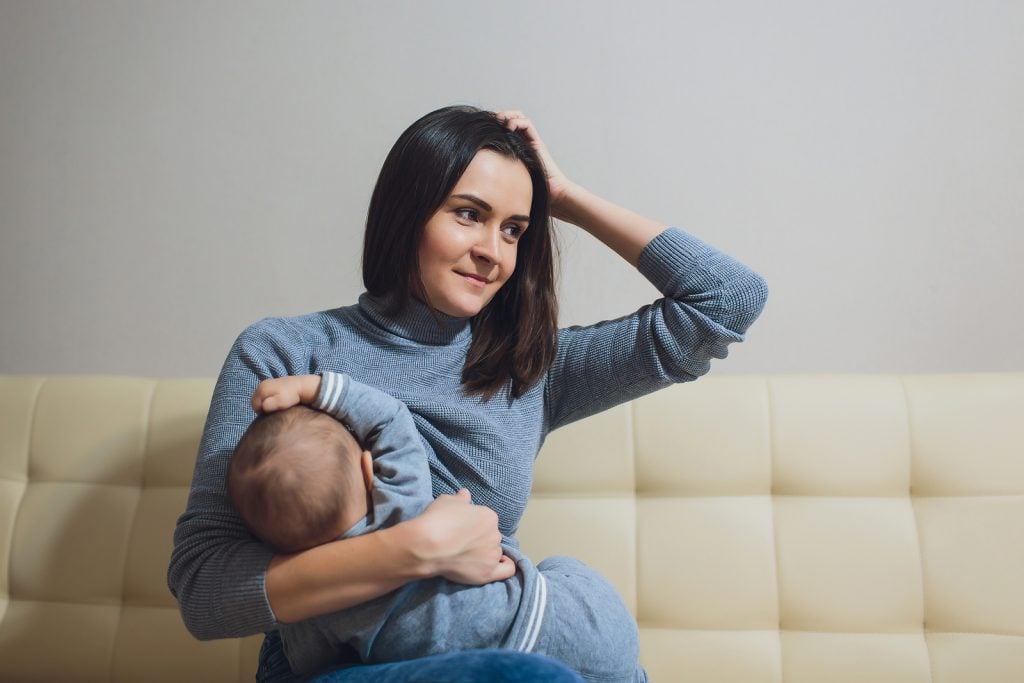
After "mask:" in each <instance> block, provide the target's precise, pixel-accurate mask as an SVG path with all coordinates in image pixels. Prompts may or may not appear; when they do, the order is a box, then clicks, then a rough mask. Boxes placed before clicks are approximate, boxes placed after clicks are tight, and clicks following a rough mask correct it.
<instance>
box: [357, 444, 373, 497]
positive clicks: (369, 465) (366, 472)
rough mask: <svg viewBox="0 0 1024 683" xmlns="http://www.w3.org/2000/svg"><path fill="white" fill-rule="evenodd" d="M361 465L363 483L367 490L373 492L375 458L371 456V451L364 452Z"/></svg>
mask: <svg viewBox="0 0 1024 683" xmlns="http://www.w3.org/2000/svg"><path fill="white" fill-rule="evenodd" d="M359 465H360V466H361V468H362V470H363V483H364V484H366V490H367V491H372V490H373V456H372V455H370V451H363V454H362V455H361V456H360V457H359Z"/></svg>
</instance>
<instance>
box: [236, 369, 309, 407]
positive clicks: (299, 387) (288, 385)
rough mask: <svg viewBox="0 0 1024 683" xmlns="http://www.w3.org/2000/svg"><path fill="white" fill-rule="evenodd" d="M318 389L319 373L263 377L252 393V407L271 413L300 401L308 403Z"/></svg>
mask: <svg viewBox="0 0 1024 683" xmlns="http://www.w3.org/2000/svg"><path fill="white" fill-rule="evenodd" d="M319 390H320V375H297V376H294V377H275V378H273V379H265V380H263V381H262V382H260V385H259V386H258V387H256V391H255V393H253V395H252V409H253V410H254V411H256V412H257V413H273V412H276V411H278V410H285V409H287V408H291V407H292V406H294V405H298V404H300V403H303V404H307V405H308V404H310V403H312V402H313V399H315V398H316V392H317V391H319Z"/></svg>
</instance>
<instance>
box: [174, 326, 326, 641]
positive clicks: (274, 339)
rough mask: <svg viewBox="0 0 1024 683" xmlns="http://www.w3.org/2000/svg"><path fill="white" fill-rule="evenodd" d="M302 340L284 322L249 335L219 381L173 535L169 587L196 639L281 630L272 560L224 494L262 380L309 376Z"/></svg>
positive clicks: (251, 329) (237, 344) (256, 328)
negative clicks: (269, 591)
mask: <svg viewBox="0 0 1024 683" xmlns="http://www.w3.org/2000/svg"><path fill="white" fill-rule="evenodd" d="M308 365H309V359H308V351H307V350H306V346H305V344H304V343H303V342H302V335H301V334H300V333H299V332H298V330H297V329H296V328H294V327H293V326H292V325H290V324H289V323H288V322H287V321H285V320H282V319H266V320H262V321H260V322H258V323H255V324H254V325H252V326H250V327H249V328H247V329H246V330H245V331H243V332H242V334H241V335H239V337H238V339H237V340H236V341H235V344H234V345H233V346H232V347H231V350H230V352H229V353H228V357H227V359H226V360H225V362H224V367H223V369H222V370H221V373H220V376H219V378H218V379H217V384H216V387H215V388H214V392H213V399H212V401H211V403H210V411H209V413H208V414H207V418H206V426H205V427H204V429H203V436H202V440H201V441H200V444H199V453H198V455H197V457H196V464H195V470H194V471H193V474H192V486H191V489H190V490H189V496H188V503H187V506H186V508H185V512H184V513H183V514H182V515H181V516H180V517H179V518H178V523H177V526H176V527H175V529H174V547H173V549H172V551H171V560H170V565H169V567H168V573H167V583H168V586H169V588H170V590H171V593H172V594H173V595H174V597H175V598H177V600H178V606H179V608H180V610H181V615H182V619H183V620H184V622H185V626H186V627H187V628H188V630H189V631H190V632H191V633H192V635H194V636H195V637H196V638H199V639H201V640H209V639H213V638H234V637H240V636H247V635H253V634H255V633H259V632H263V631H268V630H271V629H272V628H275V627H276V619H275V617H274V614H273V611H272V610H271V608H270V603H269V602H268V601H267V596H266V590H265V578H266V570H267V565H268V564H269V563H270V560H271V559H272V557H273V552H272V551H271V550H270V549H269V548H267V547H266V546H265V545H263V544H262V543H260V542H259V541H258V540H257V539H256V538H254V537H253V536H252V535H251V534H250V533H249V531H248V530H247V529H246V527H245V525H244V523H243V522H242V520H241V518H240V517H239V516H238V513H237V512H236V511H235V509H234V507H233V506H232V505H231V501H230V499H229V498H228V496H227V491H226V489H225V478H226V474H227V468H228V461H229V460H230V458H231V454H232V452H233V451H234V448H235V446H236V445H237V444H238V441H239V439H240V438H241V437H242V434H243V432H245V430H246V428H247V427H248V426H249V424H250V423H251V422H252V421H253V419H255V417H256V414H255V413H254V412H253V410H252V407H251V404H250V402H251V399H252V394H253V392H254V391H255V389H256V386H257V385H258V384H259V383H260V382H261V381H262V380H264V379H268V378H270V377H282V376H284V375H292V374H305V373H307V372H308Z"/></svg>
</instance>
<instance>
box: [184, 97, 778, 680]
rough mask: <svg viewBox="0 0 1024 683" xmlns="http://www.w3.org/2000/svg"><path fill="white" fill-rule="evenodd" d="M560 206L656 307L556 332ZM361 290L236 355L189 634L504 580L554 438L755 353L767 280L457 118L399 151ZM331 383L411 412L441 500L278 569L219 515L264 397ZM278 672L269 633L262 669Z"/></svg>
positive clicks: (211, 429) (188, 537)
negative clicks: (747, 343) (506, 550)
mask: <svg viewBox="0 0 1024 683" xmlns="http://www.w3.org/2000/svg"><path fill="white" fill-rule="evenodd" d="M549 209H550V215H551V216H554V217H555V218H559V219H561V220H563V221H566V222H569V223H573V224H575V225H577V226H579V227H581V228H583V229H584V230H586V231H587V232H589V233H590V234H591V235H593V236H595V237H597V238H598V239H599V240H601V241H602V242H603V243H604V244H606V245H607V246H608V247H610V248H611V249H613V250H614V251H616V252H617V253H618V254H619V255H620V256H622V257H623V258H624V259H626V260H627V261H628V262H629V263H631V264H633V265H635V266H637V267H638V268H639V270H640V272H641V273H642V274H644V275H645V276H646V277H647V278H648V279H649V280H651V282H652V283H653V284H654V285H655V286H656V287H658V288H659V289H660V290H661V291H662V293H663V294H664V295H665V297H664V298H663V299H659V300H658V301H656V302H655V303H654V304H652V305H650V306H646V307H644V308H642V309H640V310H639V311H637V312H636V313H634V314H632V315H630V316H626V317H624V318H621V319H618V320H615V321H611V322H606V323H601V324H598V325H595V326H591V327H585V328H572V329H566V330H557V329H556V321H557V307H556V302H555V294H554V291H555V290H554V275H553V267H554V258H553V249H552V235H551V231H550V220H549ZM363 278H364V283H365V284H366V288H367V293H366V294H364V295H362V296H361V297H360V299H359V303H358V304H356V305H354V306H348V307H343V308H339V309H334V310H332V311H324V312H320V313H314V314H311V315H307V316H302V317H298V318H289V319H266V320H263V321H260V322H259V323H256V324H255V325H253V326H251V327H249V328H248V329H246V330H245V331H244V332H243V333H242V334H241V335H240V337H239V338H238V340H237V341H236V342H235V345H234V346H233V348H232V349H231V352H230V353H229V355H228V358H227V360H226V362H225V365H224V369H223V370H222V372H221V375H220V378H219V380H218V382H217V387H216V389H215V392H214V397H213V401H212V403H211V407H210V414H209V416H208V419H207V424H206V428H205V430H204V434H203V440H202V443H201V445H200V450H199V456H198V460H197V464H196V470H195V474H194V477H193V482H192V490H191V492H190V496H189V502H188V507H187V509H186V511H185V513H184V514H183V515H182V516H181V518H180V519H179V521H178V526H177V529H176V530H175V547H174V552H173V554H172V557H171V565H170V570H169V584H170V586H171V590H172V592H173V593H174V594H175V596H176V597H177V598H178V601H179V604H180V606H181V611H182V615H183V617H184V619H185V623H186V625H187V626H188V628H189V630H190V631H191V632H192V633H193V634H194V635H196V636H197V637H199V638H223V637H234V636H241V635H250V634H253V633H256V632H260V631H263V632H271V631H273V630H274V629H275V627H276V625H277V624H278V623H279V622H280V623H288V622H293V621H298V620H302V619H306V618H309V617H313V616H316V615H320V614H325V613H328V612H333V611H336V610H339V609H343V608H345V607H349V606H352V605H355V604H360V603H362V602H365V601H367V600H370V599H373V598H375V597H378V596H380V595H383V594H385V593H388V592H390V591H391V590H394V589H395V588H397V587H399V586H401V585H404V584H405V583H407V582H409V581H412V580H415V579H418V578H423V577H428V576H441V577H444V578H447V579H449V580H452V581H456V582H459V583H466V584H483V583H487V582H490V581H494V580H500V579H505V578H508V577H509V576H511V575H512V574H513V573H514V567H513V566H512V565H511V563H510V562H509V561H508V560H507V558H504V556H503V555H502V551H501V546H500V543H501V540H502V537H503V536H504V537H505V538H506V539H510V538H512V537H513V536H514V534H515V531H516V528H517V526H518V523H519V519H520V517H521V515H522V512H523V509H524V508H525V505H526V502H527V498H528V496H529V492H530V487H531V483H532V466H533V460H534V457H535V455H536V452H537V450H538V449H539V447H540V445H541V443H542V442H543V439H544V436H545V435H546V434H547V432H549V431H550V430H552V429H555V428H557V427H559V426H561V425H564V424H567V423H569V422H572V421H574V420H577V419H580V418H583V417H586V416H588V415H591V414H594V413H596V412H599V411H601V410H604V409H605V408H608V407H610V406H612V405H615V404H618V403H622V402H624V401H628V400H631V399H633V398H636V397H638V396H641V395H643V394H646V393H649V392H651V391H654V390H656V389H659V388H661V387H664V386H667V385H669V384H671V383H673V382H682V381H687V380H693V379H696V378H697V377H698V376H700V375H702V374H704V373H705V372H707V370H708V368H709V363H710V359H711V358H712V357H714V358H724V357H725V356H726V354H727V348H726V347H727V345H728V344H729V343H730V342H733V341H741V340H742V339H743V334H744V332H745V331H746V329H747V327H748V326H749V325H750V324H751V323H752V322H753V321H754V319H755V318H756V317H757V316H758V314H759V313H760V311H761V309H762V307H763V305H764V301H765V297H766V288H765V284H764V281H763V280H762V279H761V278H760V276H758V275H757V274H755V273H753V272H752V271H750V270H749V269H748V268H746V267H744V266H743V265H741V264H739V263H738V262H736V261H735V260H733V259H731V258H729V257H728V256H726V255H724V254H722V253H720V252H718V251H716V250H715V249H713V248H712V247H710V246H708V245H706V244H704V243H703V242H701V241H700V240H698V239H696V238H694V237H692V236H690V235H687V234H686V233H683V232H682V231H679V230H676V229H665V227H664V226H663V225H662V224H660V223H657V222H655V221H653V220H650V219H648V218H644V217H642V216H640V215H637V214H635V213H633V212H631V211H628V210H626V209H623V208H620V207H618V206H615V205H614V204H612V203H610V202H607V201H605V200H603V199H601V198H599V197H596V196H595V195H593V194H591V193H589V192H588V191H586V190H585V189H583V188H582V187H580V186H578V185H576V184H575V183H572V182H570V181H569V180H568V179H567V178H566V177H565V176H564V175H563V174H562V173H561V171H560V170H559V169H558V167H557V166H556V165H555V163H554V162H553V160H552V159H551V157H550V155H549V154H548V152H547V149H546V147H545V145H544V143H543V142H542V141H541V139H540V137H539V135H538V134H537V131H536V129H535V128H534V126H533V125H532V123H531V122H530V121H529V120H528V119H527V118H525V117H524V116H523V115H522V113H521V112H515V111H513V112H503V113H499V114H492V113H490V112H481V111H478V110H475V109H471V108H466V107H451V108H446V109H441V110H438V111H436V112H432V113H431V114H428V115H426V116H424V117H423V118H421V119H420V120H419V121H417V122H416V123H414V124H413V125H412V126H411V127H410V128H409V129H408V130H406V131H405V133H403V135H402V136H401V137H400V138H399V140H398V141H397V142H396V143H395V146H394V147H393V148H392V150H391V153H390V154H389V155H388V158H387V160H386V161H385V162H384V166H383V168H382V170H381V174H380V178H379V179H378V182H377V186H376V188H375V190H374V193H373V197H372V199H371V202H370V208H369V212H368V216H367V228H366V239H365V243H364V252H363ZM324 370H333V371H338V372H345V373H348V374H349V375H351V376H352V377H354V378H355V379H357V380H359V381H362V382H364V383H367V384H371V385H373V386H376V387H378V388H380V389H382V390H384V391H386V392H388V393H390V394H392V395H394V396H396V397H397V398H399V399H401V400H402V401H404V402H405V403H406V405H407V406H408V407H409V409H410V411H411V412H412V414H413V416H414V418H415V420H416V423H417V427H418V428H419V430H420V433H421V434H422V436H423V437H424V439H425V441H426V442H427V444H428V453H429V456H430V460H431V470H432V474H433V489H434V494H435V496H438V498H437V500H436V501H435V502H434V503H433V504H432V505H431V506H430V507H429V508H428V509H427V511H426V512H425V513H424V514H423V515H421V516H420V517H418V518H416V519H414V520H410V521H408V522H404V523H402V524H399V525H396V526H394V527H392V528H390V529H387V530H382V531H378V532H374V533H371V534H368V535H366V536H361V537H357V538H351V539H346V540H343V541H336V542H334V543H330V544H327V545H325V546H319V547H317V548H313V549H311V550H308V551H305V552H303V553H299V554H297V555H290V556H276V557H275V556H272V554H271V552H270V551H269V550H268V549H266V548H265V547H264V546H262V545H261V544H259V543H258V542H256V541H255V540H254V539H253V538H252V537H251V536H250V535H249V534H248V532H247V531H246V529H245V527H244V525H243V524H242V523H241V520H240V519H239V518H238V516H237V515H236V514H235V513H234V511H233V510H232V508H231V506H230V504H229V503H228V501H227V498H226V495H225V492H224V475H225V471H226V468H227V462H228V458H229V457H230V453H231V450H232V449H233V447H234V445H235V444H236V443H237V441H238V439H239V438H240V436H241V434H242V432H243V431H244V430H245V428H246V427H247V426H248V424H249V422H251V421H252V419H253V417H254V415H253V413H252V410H251V408H250V398H251V396H252V393H253V391H254V390H255V389H256V386H257V385H258V383H259V382H260V381H261V380H263V379H266V378H269V377H278V376H282V375H291V374H306V373H311V372H314V373H315V372H320V371H324ZM463 489H465V490H468V493H469V495H468V496H467V495H466V493H465V492H463V491H462V490H463ZM470 496H471V500H472V502H471V501H470ZM495 513H497V519H495ZM495 527H497V528H495ZM275 661H276V662H280V653H279V645H278V644H277V641H276V640H275V639H274V638H272V637H271V638H268V639H267V642H266V643H265V646H264V652H263V653H262V654H261V668H262V669H263V670H267V669H269V668H271V663H272V662H275ZM412 664H417V663H412ZM385 666H390V667H392V669H391V670H389V671H392V670H393V668H394V667H396V666H402V665H385ZM371 668H373V667H357V668H356V669H352V670H349V671H350V672H353V673H351V674H347V675H352V676H355V675H358V673H357V672H360V671H362V672H366V671H367V670H368V669H371ZM409 670H410V671H412V670H415V669H414V668H413V667H410V669H409ZM332 680H333V679H332ZM336 680H353V681H355V680H362V679H358V678H338V679H336ZM366 680H370V678H367V679H366ZM395 680H402V679H401V678H397V677H396V678H395Z"/></svg>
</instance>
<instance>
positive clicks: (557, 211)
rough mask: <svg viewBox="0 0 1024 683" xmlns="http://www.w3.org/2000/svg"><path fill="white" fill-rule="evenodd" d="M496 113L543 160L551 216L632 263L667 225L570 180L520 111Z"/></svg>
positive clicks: (634, 264)
mask: <svg viewBox="0 0 1024 683" xmlns="http://www.w3.org/2000/svg"><path fill="white" fill-rule="evenodd" d="M498 116H499V117H500V118H501V119H503V120H504V121H505V125H506V126H508V128H509V129H511V130H521V131H523V133H525V134H526V137H527V139H528V140H529V141H530V145H531V146H532V147H533V148H534V149H535V150H537V153H538V154H539V155H540V158H541V161H543V162H544V170H545V172H546V173H547V177H548V188H549V190H550V196H551V215H552V217H554V218H557V219H558V220H560V221H565V222H566V223H572V224H573V225H575V226H578V227H580V228H583V229H584V230H586V231H587V232H589V233H590V234H591V235H593V236H594V237H596V238H597V239H599V240H600V241H601V242H603V243H604V244H605V246H607V247H608V248H610V249H612V250H613V251H614V252H615V253H617V254H618V255H619V256H621V257H622V258H624V259H625V260H626V261H628V262H629V264H630V265H631V266H636V264H637V261H638V260H639V258H640V254H641V252H643V250H644V247H646V246H647V245H648V244H649V243H650V241H651V240H653V239H654V238H655V237H657V236H658V235H659V234H661V233H662V232H663V231H664V230H665V228H666V227H668V226H667V225H666V224H664V223H659V222H658V221H655V220H652V219H650V218H647V217H646V216H641V215H640V214H638V213H635V212H633V211H630V210H629V209H626V208H623V207H621V206H618V205H616V204H613V203H612V202H610V201H608V200H606V199H602V198H601V197H598V196H597V195H595V194H594V193H592V192H590V191H588V190H587V189H586V188H584V187H582V186H581V185H577V184H576V183H574V182H572V181H570V180H569V179H568V178H567V177H566V176H565V174H564V173H562V170H561V169H560V168H559V167H558V164H556V163H555V160H554V158H553V157H552V156H551V153H550V152H549V151H548V148H547V145H545V144H544V141H543V140H541V138H540V134H539V133H537V129H536V127H535V126H534V125H533V122H531V121H530V119H528V118H526V117H525V116H524V115H523V113H522V112H521V111H504V112H498Z"/></svg>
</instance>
